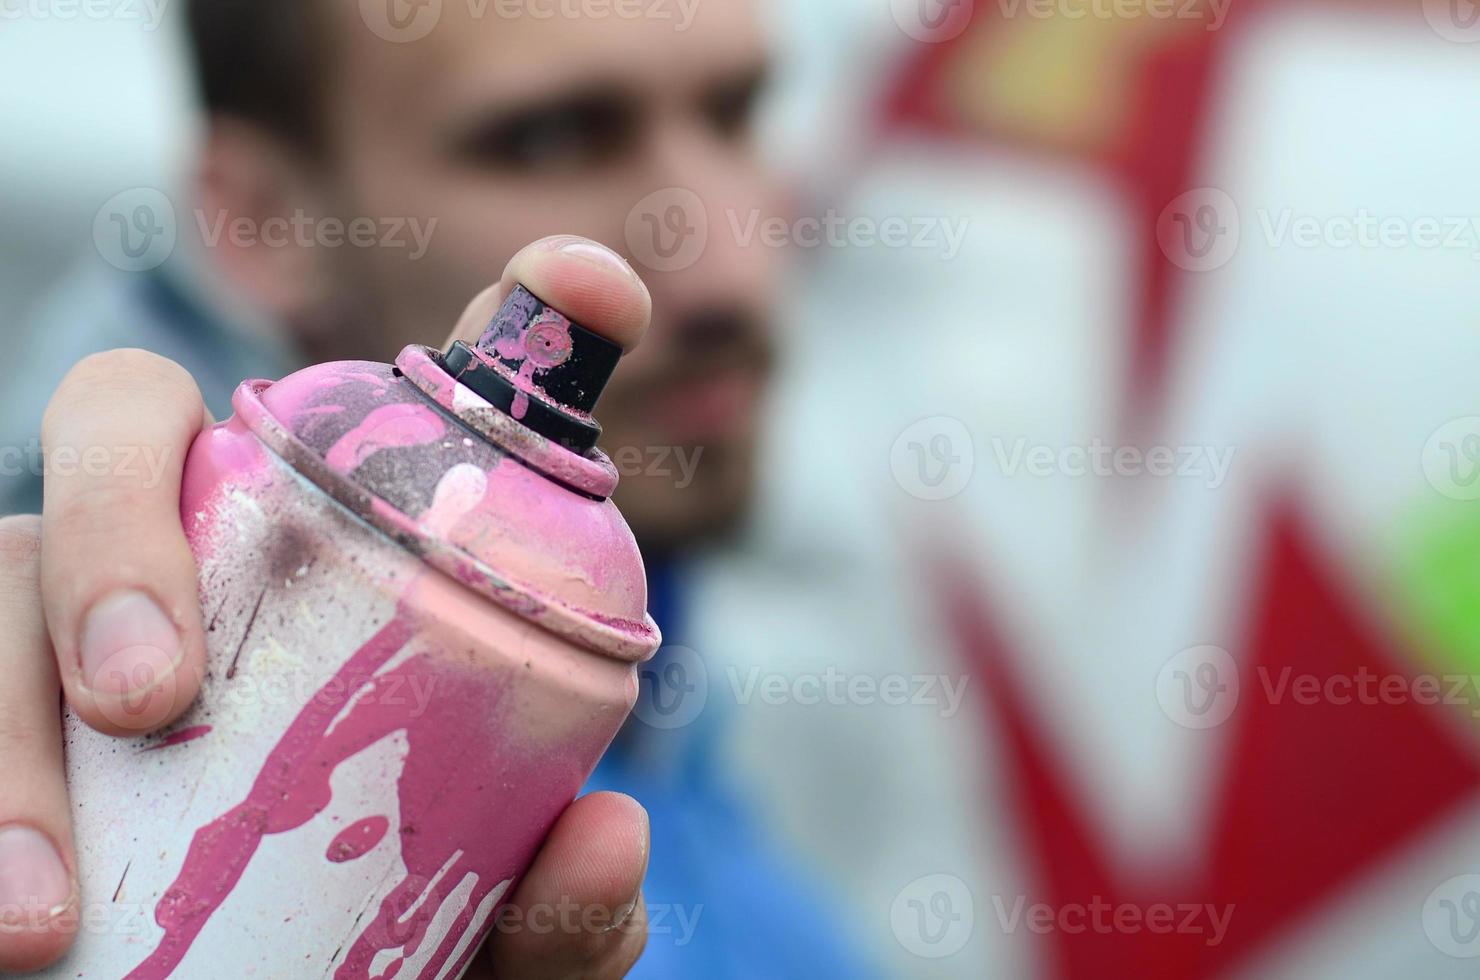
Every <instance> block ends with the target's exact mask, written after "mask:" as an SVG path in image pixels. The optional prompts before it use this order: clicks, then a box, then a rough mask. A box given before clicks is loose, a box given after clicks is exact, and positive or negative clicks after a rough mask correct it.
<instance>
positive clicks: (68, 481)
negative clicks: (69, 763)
mask: <svg viewBox="0 0 1480 980" xmlns="http://www.w3.org/2000/svg"><path fill="white" fill-rule="evenodd" d="M207 421H208V417H207V415H206V411H205V407H204V405H203V404H202V402H201V396H200V392H199V390H198V389H197V388H196V386H195V382H194V381H193V380H192V379H191V377H190V375H189V374H188V373H186V371H185V370H184V369H183V368H181V367H179V366H178V365H176V364H174V363H172V362H170V361H168V360H165V359H164V358H162V357H157V356H155V355H153V354H148V353H145V352H144V351H112V352H109V353H106V354H98V355H94V356H92V357H89V358H87V359H85V360H83V361H82V362H80V363H79V364H78V365H77V366H76V367H75V368H73V369H72V371H71V373H69V374H68V375H67V377H66V379H65V380H64V381H63V382H62V384H61V387H60V388H58V389H57V392H56V394H55V396H53V398H52V401H51V404H50V406H49V407H48V408H47V412H46V418H45V420H44V422H43V424H42V442H43V444H44V447H45V450H46V459H47V472H46V484H45V506H44V508H43V513H42V523H43V527H42V536H41V542H42V544H41V584H42V605H43V608H44V609H45V611H46V622H47V628H48V630H49V632H50V633H51V638H52V645H53V647H54V648H55V651H56V657H57V669H58V673H59V674H60V676H61V681H62V687H63V689H64V690H65V692H66V696H67V701H68V703H70V704H71V706H72V708H73V710H74V711H76V712H77V714H78V716H79V717H81V718H82V720H83V721H85V722H86V723H87V724H89V725H91V726H92V727H94V728H96V729H98V730H99V731H102V732H105V733H108V734H113V735H127V734H138V733H142V732H147V731H150V730H152V729H155V728H158V727H159V726H161V725H164V724H167V723H168V722H170V721H172V720H174V718H175V717H176V716H178V715H179V714H180V713H181V712H183V711H184V710H185V708H186V707H188V706H189V704H190V703H191V702H192V701H193V700H194V699H195V696H196V693H197V691H198V690H199V686H200V678H201V676H202V671H203V670H204V665H205V641H204V633H203V630H202V627H201V615H200V600H199V598H198V593H197V587H196V569H195V559H194V556H193V555H192V554H191V551H190V546H189V545H188V544H187V542H186V539H185V532H184V530H183V527H182V525H181V522H180V481H181V477H182V475H183V471H184V465H185V456H186V454H187V453H188V451H189V449H190V445H191V443H192V442H193V441H194V439H195V437H196V435H197V434H198V433H199V432H200V431H201V429H202V427H203V426H204V425H205V424H206V423H207Z"/></svg>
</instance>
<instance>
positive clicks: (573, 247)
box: [541, 235, 637, 279]
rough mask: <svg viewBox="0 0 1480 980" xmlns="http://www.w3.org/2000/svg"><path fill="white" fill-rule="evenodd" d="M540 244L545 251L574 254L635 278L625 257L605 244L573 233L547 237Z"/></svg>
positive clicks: (604, 267) (595, 264)
mask: <svg viewBox="0 0 1480 980" xmlns="http://www.w3.org/2000/svg"><path fill="white" fill-rule="evenodd" d="M541 245H542V248H543V250H544V251H546V252H559V253H560V254H562V255H571V256H575V257H576V258H578V259H584V260H585V261H587V262H589V263H591V264H592V265H594V266H599V267H600V268H603V269H606V270H607V271H609V272H616V273H619V274H621V275H623V276H626V277H627V278H628V279H636V278H637V272H636V270H634V269H633V268H632V266H630V265H628V264H627V260H626V259H623V258H622V257H621V256H620V255H618V254H617V253H616V252H613V251H612V250H611V249H609V248H607V247H606V246H605V245H598V244H596V243H595V242H593V241H590V240H588V239H585V238H577V237H575V236H574V235H557V236H556V237H554V238H551V239H547V240H546V241H544V242H543V243H541Z"/></svg>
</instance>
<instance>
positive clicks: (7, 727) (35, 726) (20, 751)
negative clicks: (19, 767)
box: [0, 710, 59, 760]
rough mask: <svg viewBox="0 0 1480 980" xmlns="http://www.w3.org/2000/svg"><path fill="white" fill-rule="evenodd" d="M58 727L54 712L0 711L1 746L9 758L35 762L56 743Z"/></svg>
mask: <svg viewBox="0 0 1480 980" xmlns="http://www.w3.org/2000/svg"><path fill="white" fill-rule="evenodd" d="M58 725H59V722H58V721H57V716H56V715H55V714H54V713H52V712H40V713H38V712H35V711H15V710H9V711H0V746H4V749H5V754H6V756H7V757H9V758H20V759H25V760H34V759H35V758H37V757H39V756H42V755H43V754H44V752H45V749H46V747H47V746H49V745H50V744H52V743H53V742H55V741H56V738H57V726H58Z"/></svg>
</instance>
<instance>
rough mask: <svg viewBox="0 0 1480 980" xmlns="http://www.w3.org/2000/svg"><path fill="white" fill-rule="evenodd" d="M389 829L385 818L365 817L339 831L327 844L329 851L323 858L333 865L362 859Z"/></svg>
mask: <svg viewBox="0 0 1480 980" xmlns="http://www.w3.org/2000/svg"><path fill="white" fill-rule="evenodd" d="M390 829H391V822H390V821H389V820H387V819H386V818H385V817H366V818H365V819H364V820H357V821H355V822H354V823H352V824H350V825H349V826H348V827H346V828H345V829H344V830H342V831H340V834H339V836H338V837H336V838H334V840H333V841H332V842H331V843H330V844H329V849H328V850H327V851H325V852H324V857H326V858H328V859H329V860H330V861H331V862H333V863H334V864H343V863H344V862H346V861H353V860H354V859H355V858H361V857H364V856H365V855H366V854H369V853H370V851H372V850H373V849H374V848H375V845H376V844H379V843H380V842H381V840H382V839H384V838H385V832H386V831H387V830H390Z"/></svg>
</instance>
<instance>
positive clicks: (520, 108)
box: [449, 79, 637, 141]
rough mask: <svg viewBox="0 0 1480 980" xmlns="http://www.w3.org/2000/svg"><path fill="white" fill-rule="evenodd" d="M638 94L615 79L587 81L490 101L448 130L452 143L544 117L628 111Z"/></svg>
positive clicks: (457, 121)
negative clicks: (598, 110)
mask: <svg viewBox="0 0 1480 980" xmlns="http://www.w3.org/2000/svg"><path fill="white" fill-rule="evenodd" d="M636 101H637V93H635V92H633V91H631V90H630V89H628V88H627V87H626V86H624V85H623V84H622V83H621V82H620V81H617V80H615V79H584V80H581V81H578V82H574V83H571V84H570V85H567V86H565V87H563V88H560V89H557V90H554V91H545V92H539V93H532V94H529V95H525V96H521V97H515V98H508V99H504V100H502V101H500V100H496V99H495V100H490V101H488V102H486V103H484V104H482V105H479V106H476V107H474V108H471V109H468V110H466V111H463V112H461V113H459V114H458V115H457V117H456V118H455V119H454V120H453V122H452V123H451V125H450V126H449V130H450V132H451V133H452V134H453V140H454V141H456V140H459V139H463V138H467V137H470V136H474V135H476V134H478V133H487V132H489V131H494V130H499V129H503V128H505V127H507V126H510V125H513V124H517V123H520V122H524V121H527V120H530V119H536V118H539V117H541V116H548V115H559V114H562V113H567V112H579V111H581V110H585V109H590V108H593V107H602V106H611V107H626V106H631V105H634V104H635V103H636Z"/></svg>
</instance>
